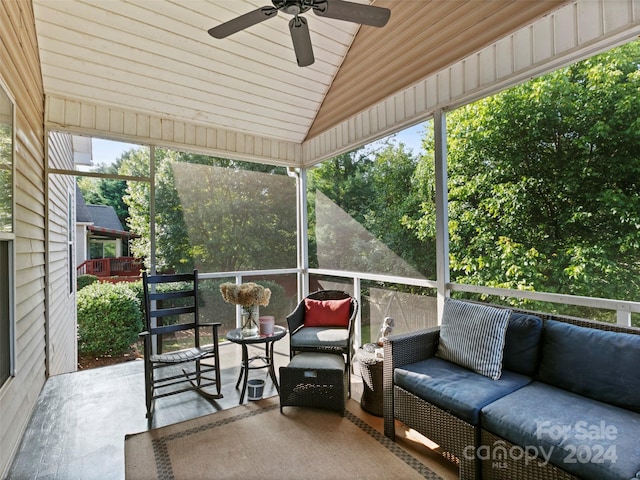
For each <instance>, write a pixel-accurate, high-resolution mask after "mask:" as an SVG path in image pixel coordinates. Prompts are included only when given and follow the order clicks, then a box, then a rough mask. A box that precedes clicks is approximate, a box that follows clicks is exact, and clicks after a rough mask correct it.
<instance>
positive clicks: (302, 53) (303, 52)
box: [289, 16, 315, 67]
mask: <svg viewBox="0 0 640 480" xmlns="http://www.w3.org/2000/svg"><path fill="white" fill-rule="evenodd" d="M289 30H290V31H291V40H293V50H294V51H295V52H296V59H297V60H298V66H299V67H308V66H309V65H311V64H312V63H313V62H314V61H315V58H314V57H313V46H312V45H311V36H310V35H309V25H308V24H307V20H306V19H304V18H303V17H298V16H295V17H293V18H292V19H291V20H290V21H289Z"/></svg>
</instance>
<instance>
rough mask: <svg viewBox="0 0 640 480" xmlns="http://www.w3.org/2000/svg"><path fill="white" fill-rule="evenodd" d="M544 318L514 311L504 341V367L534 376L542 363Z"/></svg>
mask: <svg viewBox="0 0 640 480" xmlns="http://www.w3.org/2000/svg"><path fill="white" fill-rule="evenodd" d="M541 337H542V320H541V319H540V318H539V317H536V316H535V315H528V314H525V313H512V314H511V317H509V325H508V326H507V335H506V338H505V341H504V355H503V357H502V368H504V369H505V370H511V371H512V372H516V373H521V374H522V375H528V376H530V377H533V376H534V375H535V374H536V372H537V371H538V365H539V364H540V339H541Z"/></svg>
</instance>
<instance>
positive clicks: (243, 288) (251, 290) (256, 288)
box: [220, 282, 271, 307]
mask: <svg viewBox="0 0 640 480" xmlns="http://www.w3.org/2000/svg"><path fill="white" fill-rule="evenodd" d="M220 293H222V298H224V301H225V302H227V303H233V304H236V305H242V306H243V307H251V306H252V305H263V306H266V305H269V300H270V299H271V290H269V289H268V288H265V287H263V286H262V285H258V284H257V283H253V282H249V283H243V284H241V285H237V284H235V283H230V282H228V283H223V284H221V285H220Z"/></svg>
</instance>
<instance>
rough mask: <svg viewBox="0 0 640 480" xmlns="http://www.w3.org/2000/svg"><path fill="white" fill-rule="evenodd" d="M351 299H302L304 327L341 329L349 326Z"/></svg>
mask: <svg viewBox="0 0 640 480" xmlns="http://www.w3.org/2000/svg"><path fill="white" fill-rule="evenodd" d="M350 309H351V299H350V298H345V299H343V300H311V299H310V298H305V299H304V326H305V327H343V328H347V327H348V326H349V316H350V315H349V310H350Z"/></svg>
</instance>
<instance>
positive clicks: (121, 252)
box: [76, 185, 140, 277]
mask: <svg viewBox="0 0 640 480" xmlns="http://www.w3.org/2000/svg"><path fill="white" fill-rule="evenodd" d="M136 236H137V235H135V234H133V233H131V232H127V231H125V229H124V228H123V227H122V222H120V219H119V218H118V215H117V214H116V211H115V209H114V208H113V207H111V206H109V205H87V204H86V203H85V200H84V197H83V196H82V192H81V191H80V188H79V187H78V186H77V185H76V239H77V240H76V266H77V267H76V268H77V273H78V275H82V274H85V273H88V274H92V275H98V276H101V277H108V276H128V277H138V276H139V274H140V262H139V261H137V260H136V259H134V258H133V257H131V256H130V254H129V240H130V239H131V238H135V237H136Z"/></svg>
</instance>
